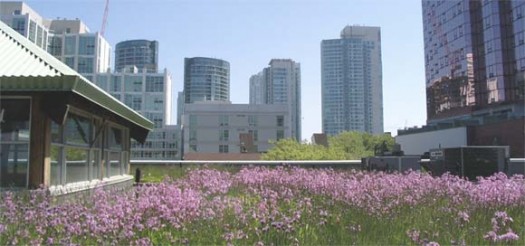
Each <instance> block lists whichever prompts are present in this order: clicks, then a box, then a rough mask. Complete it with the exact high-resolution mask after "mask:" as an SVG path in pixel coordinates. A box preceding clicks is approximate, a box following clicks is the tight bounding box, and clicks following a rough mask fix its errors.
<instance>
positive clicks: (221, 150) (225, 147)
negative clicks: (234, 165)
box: [219, 144, 228, 153]
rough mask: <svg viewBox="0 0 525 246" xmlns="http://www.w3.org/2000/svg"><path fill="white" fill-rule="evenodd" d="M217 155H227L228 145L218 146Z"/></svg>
mask: <svg viewBox="0 0 525 246" xmlns="http://www.w3.org/2000/svg"><path fill="white" fill-rule="evenodd" d="M219 153H228V145H225V144H221V145H219Z"/></svg>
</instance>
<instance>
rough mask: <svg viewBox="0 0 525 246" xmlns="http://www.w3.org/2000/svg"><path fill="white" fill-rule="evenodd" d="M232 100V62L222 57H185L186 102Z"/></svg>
mask: <svg viewBox="0 0 525 246" xmlns="http://www.w3.org/2000/svg"><path fill="white" fill-rule="evenodd" d="M199 101H220V102H230V63H228V62H227V61H223V60H220V59H214V58H206V57H194V58H185V59H184V102H185V103H194V102H199Z"/></svg>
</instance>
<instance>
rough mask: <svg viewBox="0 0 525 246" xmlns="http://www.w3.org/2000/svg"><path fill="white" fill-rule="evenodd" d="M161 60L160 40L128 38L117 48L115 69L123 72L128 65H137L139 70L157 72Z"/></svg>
mask: <svg viewBox="0 0 525 246" xmlns="http://www.w3.org/2000/svg"><path fill="white" fill-rule="evenodd" d="M158 60H159V42H157V41H150V40H144V39H138V40H127V41H123V42H120V43H118V44H117V46H116V48H115V71H117V72H122V70H123V69H124V68H125V67H126V66H135V67H137V68H138V69H139V71H141V72H142V71H143V70H145V71H144V72H147V73H156V72H157V70H158V67H159V65H158Z"/></svg>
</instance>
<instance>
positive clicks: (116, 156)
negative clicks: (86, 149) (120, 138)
mask: <svg viewBox="0 0 525 246" xmlns="http://www.w3.org/2000/svg"><path fill="white" fill-rule="evenodd" d="M120 163H121V152H109V170H108V171H109V172H108V173H109V176H108V177H111V176H115V175H120Z"/></svg>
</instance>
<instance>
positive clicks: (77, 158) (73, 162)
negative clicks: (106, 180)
mask: <svg viewBox="0 0 525 246" xmlns="http://www.w3.org/2000/svg"><path fill="white" fill-rule="evenodd" d="M64 151H65V152H66V153H65V154H66V183H73V182H79V181H86V180H88V169H87V164H88V160H87V156H88V151H87V150H85V149H78V148H64Z"/></svg>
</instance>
